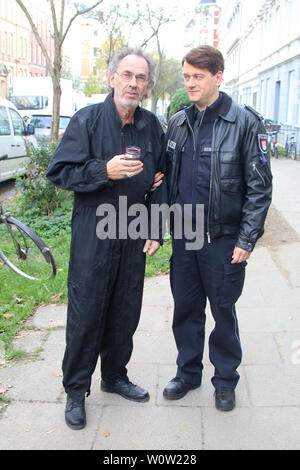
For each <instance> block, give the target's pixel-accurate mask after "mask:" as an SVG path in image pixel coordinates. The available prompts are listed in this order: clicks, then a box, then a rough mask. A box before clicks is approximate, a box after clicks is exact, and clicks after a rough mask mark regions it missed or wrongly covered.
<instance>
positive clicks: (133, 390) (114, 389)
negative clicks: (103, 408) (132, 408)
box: [101, 379, 150, 403]
mask: <svg viewBox="0 0 300 470" xmlns="http://www.w3.org/2000/svg"><path fill="white" fill-rule="evenodd" d="M101 390H102V391H103V392H108V393H117V394H118V395H121V397H123V398H126V399H127V400H131V401H138V402H142V403H143V402H146V401H148V400H149V399H150V396H149V393H148V392H147V390H144V389H143V388H141V387H139V386H138V385H134V384H133V383H131V382H129V380H128V379H116V380H115V381H113V382H110V381H105V380H101Z"/></svg>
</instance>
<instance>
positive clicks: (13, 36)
mask: <svg viewBox="0 0 300 470" xmlns="http://www.w3.org/2000/svg"><path fill="white" fill-rule="evenodd" d="M26 8H27V9H28V11H29V12H30V14H31V15H32V18H33V21H34V23H35V25H36V27H37V30H38V32H39V34H40V36H41V37H42V40H43V43H44V44H45V45H46V48H47V51H48V54H49V56H50V59H51V61H52V59H53V55H54V44H53V39H52V37H51V34H52V20H51V12H50V8H49V4H48V2H47V1H46V0H28V1H27V2H26ZM47 75H48V70H47V66H46V62H45V59H44V56H43V54H42V53H41V49H40V47H39V45H38V43H37V41H36V39H35V36H34V34H33V33H32V31H31V27H30V24H29V22H28V20H27V18H26V16H25V14H24V12H23V11H22V10H21V9H20V7H19V6H18V4H17V3H16V2H15V1H12V0H1V1H0V96H2V97H4V98H6V97H7V96H8V95H9V93H10V92H11V90H12V87H13V80H14V77H30V76H33V77H36V76H38V77H40V76H47Z"/></svg>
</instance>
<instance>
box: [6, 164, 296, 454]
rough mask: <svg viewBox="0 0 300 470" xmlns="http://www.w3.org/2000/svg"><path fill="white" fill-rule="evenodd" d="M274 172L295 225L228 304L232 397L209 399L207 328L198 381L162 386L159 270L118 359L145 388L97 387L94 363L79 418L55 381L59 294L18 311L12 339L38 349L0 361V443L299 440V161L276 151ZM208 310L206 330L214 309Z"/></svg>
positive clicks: (217, 444) (282, 444)
mask: <svg viewBox="0 0 300 470" xmlns="http://www.w3.org/2000/svg"><path fill="white" fill-rule="evenodd" d="M296 170H297V171H296ZM273 174H274V200H273V210H275V211H276V214H277V216H278V217H279V219H278V220H279V221H281V225H280V227H282V226H284V225H285V226H287V224H288V223H289V224H290V225H292V227H293V228H292V227H290V234H292V235H293V236H292V237H287V240H286V241H285V242H282V243H281V244H278V245H276V243H273V244H272V243H271V244H270V245H269V246H265V244H264V242H263V240H262V241H260V242H259V244H258V246H257V248H256V249H255V251H254V252H253V254H252V256H251V259H250V261H249V263H248V267H247V276H246V284H245V288H244V293H243V295H242V297H241V299H240V300H239V301H238V304H237V312H238V318H239V327H240V336H241V342H242V346H243V353H244V354H243V362H242V365H241V366H240V368H239V372H240V375H241V378H240V382H239V385H238V387H237V390H236V396H237V406H236V408H235V409H234V410H233V411H231V412H220V411H218V410H216V408H215V406H214V397H213V392H214V389H213V387H212V385H211V382H210V379H211V376H212V374H213V367H212V365H211V364H210V361H209V359H208V349H207V339H206V349H205V354H204V376H203V382H202V386H201V388H200V389H197V390H193V391H191V392H189V393H188V394H187V395H186V396H185V397H184V398H183V399H181V400H178V401H168V400H165V399H164V398H163V396H162V391H163V388H164V386H165V385H166V383H167V382H168V381H169V380H170V379H171V378H173V377H174V376H175V373H176V365H175V362H176V347H175V342H174V339H173V335H172V308H173V302H172V296H171V292H170V288H169V277H168V275H164V276H159V277H154V278H150V279H146V281H145V289H144V299H143V309H142V316H141V321H140V324H139V328H138V330H137V332H136V334H135V337H134V352H133V356H132V359H131V361H130V364H129V366H128V371H129V378H130V379H131V380H132V381H133V382H134V383H137V384H139V385H141V386H143V387H145V388H147V389H148V390H149V393H150V401H149V402H148V403H145V404H140V403H134V402H130V401H127V400H125V399H123V398H121V397H119V396H118V395H114V394H108V393H104V392H101V391H100V388H99V387H100V376H99V375H100V373H99V365H98V366H97V368H96V371H95V373H94V376H93V382H92V388H91V395H90V397H89V398H87V399H86V411H87V426H86V428H85V429H83V430H81V431H72V430H71V429H69V428H68V427H67V426H66V424H65V422H64V409H65V394H64V391H63V388H62V384H61V380H62V377H61V360H62V356H63V352H64V344H65V323H66V306H65V305H48V306H42V307H40V308H38V310H37V311H36V313H35V315H34V316H33V317H31V319H30V320H29V321H28V323H29V324H31V325H33V326H35V329H34V330H31V331H25V330H24V331H23V332H21V334H20V335H19V337H18V338H16V340H15V343H14V344H15V347H16V348H17V349H23V350H26V351H30V352H33V351H37V350H40V353H39V354H38V358H37V359H36V360H35V361H29V362H22V361H21V362H18V363H11V364H10V363H8V364H6V365H5V366H4V367H2V368H1V369H0V389H2V391H3V389H4V390H6V392H5V396H6V397H7V398H8V399H9V400H10V402H9V404H8V405H7V406H6V407H5V409H4V410H3V411H2V413H1V415H0V431H1V439H0V449H3V450H4V449H7V450H8V449H14V450H16V449H28V450H47V449H49V450H59V449H63V450H106V451H110V450H111V451H113V450H132V451H135V450H150V451H151V450H178V451H184V450H216V449H218V450H221V449H233V450H246V449H252V450H253V449H270V450H271V449H272V450H279V449H284V450H295V449H298V450H299V449H300V315H299V311H300V295H299V294H300V263H299V260H300V217H299V212H300V195H299V194H297V191H298V192H299V190H298V188H299V181H300V178H299V176H300V162H292V161H287V160H282V161H281V160H279V161H274V164H273ZM282 175H284V176H282ZM280 230H281V228H279V231H280ZM275 231H276V230H275ZM207 313H208V315H207V317H208V318H207V335H206V337H207V338H208V335H209V331H210V330H211V329H212V328H213V321H212V318H211V314H210V312H209V309H208V312H207Z"/></svg>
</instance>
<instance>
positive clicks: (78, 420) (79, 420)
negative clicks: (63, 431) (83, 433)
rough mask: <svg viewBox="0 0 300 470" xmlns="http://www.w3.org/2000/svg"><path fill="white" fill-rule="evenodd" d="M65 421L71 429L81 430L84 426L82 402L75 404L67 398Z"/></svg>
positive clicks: (84, 416) (84, 417) (84, 418)
mask: <svg viewBox="0 0 300 470" xmlns="http://www.w3.org/2000/svg"><path fill="white" fill-rule="evenodd" d="M65 420H66V423H67V425H68V426H69V427H70V428H71V429H83V428H84V427H85V425H86V415H85V408H84V400H83V401H82V402H80V403H77V402H75V401H73V400H72V398H71V397H69V396H67V404H66V410H65Z"/></svg>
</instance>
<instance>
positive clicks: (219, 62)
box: [182, 45, 224, 75]
mask: <svg viewBox="0 0 300 470" xmlns="http://www.w3.org/2000/svg"><path fill="white" fill-rule="evenodd" d="M184 62H187V63H188V64H190V65H193V66H194V67H198V68H199V69H207V70H209V71H210V73H212V75H215V74H216V73H217V72H219V71H222V72H223V71H224V57H223V55H222V53H221V52H220V51H219V50H218V49H216V48H215V47H212V46H207V45H204V46H198V47H195V48H194V49H192V50H190V51H189V52H188V53H187V54H186V55H185V56H184V58H183V59H182V65H183V64H184Z"/></svg>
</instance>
